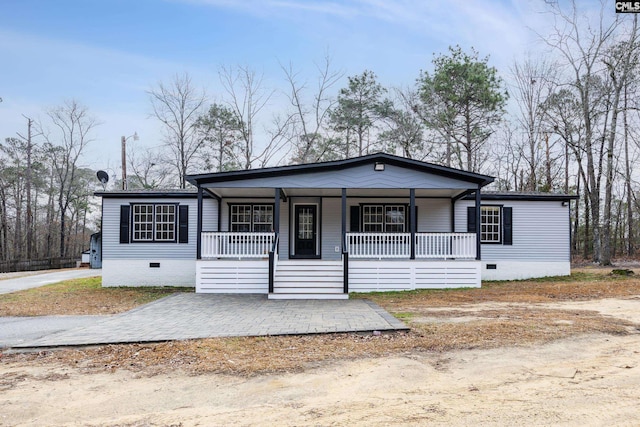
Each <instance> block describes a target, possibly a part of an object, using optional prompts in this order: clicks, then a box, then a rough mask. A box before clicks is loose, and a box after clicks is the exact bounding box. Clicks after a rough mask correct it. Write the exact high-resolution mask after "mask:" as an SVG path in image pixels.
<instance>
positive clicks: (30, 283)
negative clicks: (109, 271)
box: [0, 268, 102, 294]
mask: <svg viewBox="0 0 640 427" xmlns="http://www.w3.org/2000/svg"><path fill="white" fill-rule="evenodd" d="M22 274H27V275H25V276H19V277H11V275H13V273H9V275H5V276H6V277H9V278H7V279H4V278H3V279H2V280H0V294H8V293H11V292H16V291H22V290H24V289H30V288H37V287H39V286H44V285H50V284H52V283H57V282H62V281H64V280H70V279H79V278H82V277H94V276H101V275H102V270H101V269H90V268H74V269H64V270H58V271H47V272H46V273H35V272H31V273H22ZM3 275H4V274H3Z"/></svg>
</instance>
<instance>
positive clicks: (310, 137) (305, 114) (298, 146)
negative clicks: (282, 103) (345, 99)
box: [281, 57, 344, 163]
mask: <svg viewBox="0 0 640 427" xmlns="http://www.w3.org/2000/svg"><path fill="white" fill-rule="evenodd" d="M281 68H282V70H283V71H284V73H285V76H286V80H287V83H288V84H289V89H290V93H289V102H290V103H291V107H292V108H293V115H292V121H291V132H292V141H293V159H292V161H293V163H314V162H319V161H322V160H333V159H335V158H336V154H337V153H336V150H335V144H336V142H337V141H336V138H334V137H332V136H331V135H330V133H331V132H330V129H329V115H330V112H331V109H332V108H333V106H334V104H335V102H336V100H335V98H333V97H332V96H330V95H329V94H328V92H329V91H330V90H331V88H332V87H334V86H335V84H336V83H337V82H338V81H339V80H340V79H341V78H342V76H343V75H344V73H343V72H342V71H333V70H331V60H330V58H329V57H325V58H324V62H323V63H322V64H317V65H316V68H317V71H318V79H317V86H316V89H315V92H314V94H313V95H312V100H307V99H305V95H306V93H305V92H306V91H307V85H308V83H307V82H300V81H299V80H298V78H299V77H298V74H297V73H296V72H295V71H294V70H293V66H292V65H291V64H289V66H288V67H286V68H285V67H284V66H281Z"/></svg>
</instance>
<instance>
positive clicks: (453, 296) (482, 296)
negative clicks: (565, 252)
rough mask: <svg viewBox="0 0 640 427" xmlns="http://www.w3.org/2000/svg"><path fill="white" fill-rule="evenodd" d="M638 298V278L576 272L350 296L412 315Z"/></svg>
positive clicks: (639, 280)
mask: <svg viewBox="0 0 640 427" xmlns="http://www.w3.org/2000/svg"><path fill="white" fill-rule="evenodd" d="M631 295H640V278H639V277H635V276H611V275H607V274H602V273H598V272H593V273H591V272H578V273H573V274H572V275H571V276H562V277H545V278H541V279H534V280H516V281H508V282H507V281H502V282H497V281H496V282H486V281H485V282H483V283H482V288H465V289H433V290H429V289H420V290H415V291H405V292H372V293H366V294H353V297H355V298H367V299H370V300H372V301H374V302H375V303H377V304H379V305H381V306H383V307H384V308H385V309H387V310H390V311H392V312H411V311H413V310H415V309H416V308H419V307H450V306H454V305H461V304H477V303H481V302H507V303H509V302H511V303H516V302H517V303H544V302H553V301H582V300H589V299H599V298H621V297H622V298H624V297H629V296H631Z"/></svg>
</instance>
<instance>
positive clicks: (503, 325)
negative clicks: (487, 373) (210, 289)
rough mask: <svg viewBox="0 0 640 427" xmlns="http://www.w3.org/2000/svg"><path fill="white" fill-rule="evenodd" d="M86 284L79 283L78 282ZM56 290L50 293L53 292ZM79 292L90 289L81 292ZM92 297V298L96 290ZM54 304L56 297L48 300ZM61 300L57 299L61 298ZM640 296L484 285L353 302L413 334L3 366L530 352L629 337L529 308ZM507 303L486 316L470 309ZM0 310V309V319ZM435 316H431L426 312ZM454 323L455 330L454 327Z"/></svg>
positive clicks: (231, 368)
mask: <svg viewBox="0 0 640 427" xmlns="http://www.w3.org/2000/svg"><path fill="white" fill-rule="evenodd" d="M83 280H85V279H83ZM53 286H55V285H53ZM98 287H99V283H93V284H92V285H88V284H84V285H78V284H75V285H74V284H67V285H66V287H65V288H64V289H67V290H71V289H76V291H74V292H75V293H82V292H97V293H85V294H83V295H84V296H83V298H76V299H74V298H75V297H70V296H69V295H73V294H74V292H68V293H67V297H68V298H72V299H74V300H75V301H76V303H77V304H80V302H81V301H82V300H83V299H84V301H85V303H88V301H89V300H90V298H88V296H90V295H91V296H92V297H93V296H96V295H97V296H99V295H109V296H110V301H111V300H112V297H113V295H111V294H109V292H114V295H124V296H126V298H125V299H127V300H128V301H131V300H133V299H135V298H140V299H138V300H136V301H142V300H145V299H146V298H148V299H155V298H158V297H160V296H162V295H166V292H174V291H175V289H164V288H160V289H156V290H154V289H149V288H141V289H136V288H124V289H117V288H116V289H113V288H107V289H102V288H98ZM86 288H89V290H87V289H86ZM95 288H98V290H96V289H95ZM51 292H52V294H53V293H54V292H53V291H51ZM60 292H61V293H63V292H62V290H61V291H60ZM631 295H640V280H639V279H636V278H634V277H619V276H607V275H604V274H599V273H595V272H594V273H590V272H586V273H583V272H580V273H577V274H573V275H572V276H570V277H566V278H564V277H563V278H545V279H538V280H526V281H514V282H488V283H484V284H483V287H482V289H448V290H431V291H428V290H421V291H410V292H391V293H371V294H360V295H357V296H355V297H357V298H369V299H371V300H373V301H375V302H376V303H378V304H379V305H380V306H382V307H383V308H385V309H387V310H389V311H390V312H392V313H394V315H395V316H396V317H398V318H399V319H402V320H403V321H405V322H406V323H407V324H409V326H410V327H411V331H409V332H406V333H405V332H403V333H392V334H383V335H381V336H373V335H371V334H324V335H302V336H276V337H243V338H210V339H204V340H189V341H173V342H166V343H155V344H128V345H108V346H98V347H91V348H81V349H68V350H60V351H42V352H39V353H33V354H13V355H3V356H2V360H3V361H5V362H17V363H26V364H30V363H34V364H49V363H54V364H60V365H63V366H68V367H76V368H78V369H80V370H82V371H84V372H102V371H113V370H117V369H127V370H131V371H134V372H138V373H140V374H141V375H156V374H161V373H166V372H171V371H174V370H175V369H180V370H182V371H184V372H187V373H189V374H193V375H197V374H201V373H223V374H231V375H243V376H251V375H259V374H265V373H273V372H295V371H301V370H304V369H308V368H310V367H314V366H317V365H318V364H322V363H327V362H330V361H336V360H347V359H357V358H369V357H383V356H392V355H405V354H411V353H414V352H436V353H437V352H443V351H450V350H460V349H473V348H494V347H500V346H530V345H535V344H540V343H545V342H549V341H552V340H556V339H560V338H566V337H570V336H574V335H579V334H585V333H606V334H614V335H615V334H626V333H628V331H629V330H630V329H631V328H637V327H638V326H637V325H633V324H631V323H630V322H627V321H625V320H622V319H618V318H613V317H608V316H607V317H605V316H601V315H600V314H598V313H597V312H593V311H584V310H563V309H550V308H546V307H545V308H543V307H540V306H536V305H527V306H522V305H510V304H509V303H519V304H531V303H539V302H546V303H548V302H554V301H568V300H588V299H601V298H624V297H628V296H631ZM492 302H495V303H506V304H495V305H489V306H486V305H484V304H481V305H476V306H474V304H478V303H492ZM3 304H5V303H4V302H3V301H2V299H0V312H2V310H3V308H2V307H4V305H3ZM434 308H435V310H434ZM453 320H456V321H453Z"/></svg>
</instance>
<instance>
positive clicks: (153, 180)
mask: <svg viewBox="0 0 640 427" xmlns="http://www.w3.org/2000/svg"><path fill="white" fill-rule="evenodd" d="M163 158H164V156H163V154H162V153H160V152H157V151H155V150H150V149H145V148H142V147H137V146H135V145H130V146H129V149H128V150H127V161H128V163H129V167H130V168H131V170H132V171H133V174H129V175H128V177H127V180H128V181H129V188H132V189H133V188H162V187H165V186H167V185H169V184H170V183H171V182H172V181H171V178H172V173H171V166H170V165H167V164H166V163H165V162H164V161H163Z"/></svg>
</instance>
